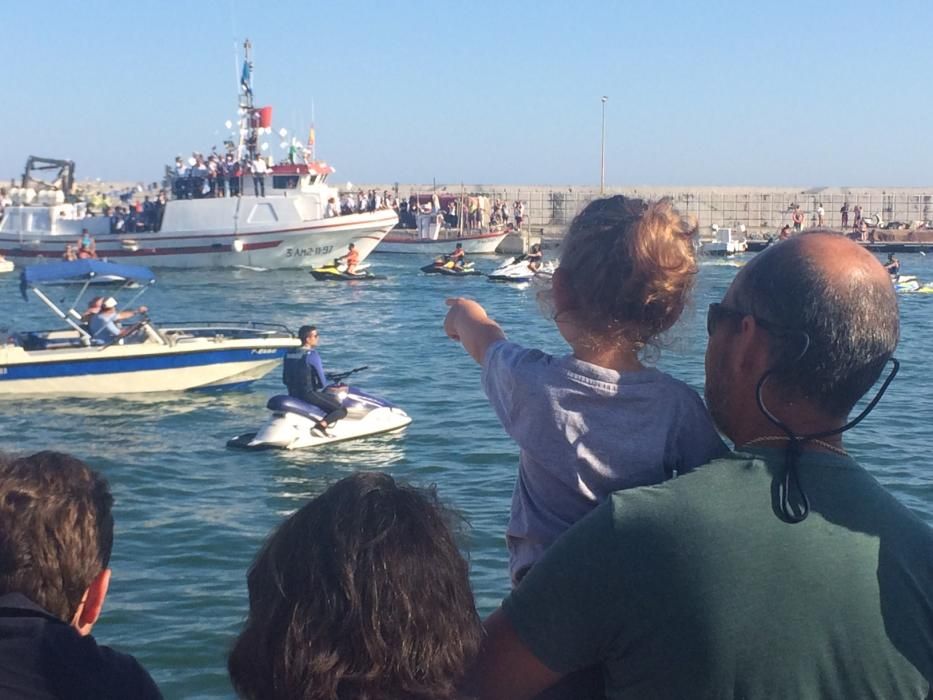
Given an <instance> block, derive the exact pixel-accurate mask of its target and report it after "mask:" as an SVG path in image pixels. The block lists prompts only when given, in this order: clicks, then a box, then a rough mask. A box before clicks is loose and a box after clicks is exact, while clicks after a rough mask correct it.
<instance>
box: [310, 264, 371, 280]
mask: <svg viewBox="0 0 933 700" xmlns="http://www.w3.org/2000/svg"><path fill="white" fill-rule="evenodd" d="M368 268H369V265H357V266H356V272H347V266H346V265H345V264H338V263H337V261H336V260H335V261H334V263H333V264H332V265H324V266H323V267H315V268H312V269H311V270H309V272H310V273H311V276H312V277H314V279H316V280H318V281H319V282H342V281H345V280H384V279H385V277H384V276H383V275H374V274H373V273H372V272H370V271H369V269H368Z"/></svg>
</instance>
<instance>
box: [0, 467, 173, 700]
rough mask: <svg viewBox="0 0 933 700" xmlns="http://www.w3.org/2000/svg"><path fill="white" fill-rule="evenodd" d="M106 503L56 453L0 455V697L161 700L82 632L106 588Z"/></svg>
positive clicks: (109, 541) (131, 665) (132, 662)
mask: <svg viewBox="0 0 933 700" xmlns="http://www.w3.org/2000/svg"><path fill="white" fill-rule="evenodd" d="M112 506H113V497H112V496H111V494H110V488H109V486H108V485H107V482H106V480H105V479H104V478H103V477H102V476H100V475H99V474H97V473H96V472H95V471H94V470H92V469H91V468H90V467H88V466H87V465H86V464H85V463H84V462H82V461H80V460H79V459H76V458H75V457H72V456H70V455H67V454H63V453H60V452H38V453H36V454H34V455H31V456H29V457H19V458H16V457H10V456H2V455H0V697H2V698H7V699H10V698H13V699H26V698H29V699H33V698H35V699H41V700H51V699H53V698H54V699H61V698H75V699H77V698H94V699H95V700H108V699H110V698H113V699H114V700H116V699H117V698H141V699H143V700H149V699H150V698H161V697H162V695H161V693H160V692H159V689H158V687H156V684H155V683H154V682H153V680H152V678H151V677H150V676H149V674H148V673H147V672H146V670H145V669H144V668H143V667H142V666H141V665H140V664H139V662H138V661H136V659H134V658H133V657H132V656H129V655H127V654H121V653H119V652H117V651H114V650H113V649H110V648H108V647H105V646H102V645H99V644H98V643H97V642H96V641H95V640H94V638H93V637H92V636H91V629H92V628H93V626H94V624H95V623H96V622H97V620H98V618H99V617H100V614H101V610H102V608H103V605H104V599H105V598H106V596H107V589H108V586H109V585H110V569H109V568H108V564H109V561H110V552H111V549H112V547H113V515H112V513H111V508H112Z"/></svg>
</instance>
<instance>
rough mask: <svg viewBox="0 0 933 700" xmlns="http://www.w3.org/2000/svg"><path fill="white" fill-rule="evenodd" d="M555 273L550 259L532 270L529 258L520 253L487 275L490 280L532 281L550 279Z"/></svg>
mask: <svg viewBox="0 0 933 700" xmlns="http://www.w3.org/2000/svg"><path fill="white" fill-rule="evenodd" d="M553 274H554V263H553V262H552V261H550V260H548V261H547V262H545V263H541V265H540V266H539V267H538V269H537V270H532V269H531V267H530V265H529V261H528V259H527V258H526V257H525V256H524V255H519V256H517V257H515V258H512V259H511V260H508V261H506V262H505V263H503V264H502V265H500V266H499V267H497V268H496V269H495V270H493V271H492V272H490V273H489V274H488V275H486V276H487V277H488V278H489V281H490V282H530V281H531V280H533V279H536V278H537V279H550V278H551V276H552V275H553Z"/></svg>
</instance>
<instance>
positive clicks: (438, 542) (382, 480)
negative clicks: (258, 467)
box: [227, 473, 481, 700]
mask: <svg viewBox="0 0 933 700" xmlns="http://www.w3.org/2000/svg"><path fill="white" fill-rule="evenodd" d="M454 524H455V516H454V515H453V514H452V513H451V512H450V511H448V510H447V509H445V508H444V507H443V506H442V505H441V504H440V503H439V502H438V500H437V496H436V495H435V493H434V491H433V490H430V491H429V490H422V489H418V488H414V487H412V486H407V485H403V484H401V483H397V482H395V481H394V480H393V479H392V477H390V476H389V475H388V474H381V473H379V474H376V473H371V474H370V473H357V474H354V475H352V476H348V477H346V478H344V479H342V480H340V481H338V482H337V483H336V484H334V485H332V486H331V487H330V488H329V489H327V490H326V491H325V492H324V493H323V494H321V495H320V496H317V497H316V498H314V499H313V500H311V501H310V502H308V503H307V504H305V505H304V506H302V507H301V508H300V509H299V510H298V511H297V512H296V513H294V514H293V515H292V516H291V517H289V518H288V519H287V520H285V521H284V522H283V523H282V524H281V525H280V526H279V527H278V528H277V529H276V530H275V531H274V532H273V533H272V535H271V536H270V537H269V539H268V540H267V541H266V543H265V544H264V545H263V547H262V549H261V550H260V552H259V554H258V556H257V557H256V560H255V561H254V562H253V565H252V566H251V567H250V570H249V574H248V576H247V584H248V587H249V601H250V606H249V617H248V618H247V620H246V624H245V626H244V629H243V631H242V632H241V633H240V636H239V637H238V638H237V640H236V643H235V644H234V645H233V649H232V651H231V652H230V657H229V660H228V663H227V666H228V669H229V671H230V677H231V679H232V680H233V685H234V687H235V688H236V690H237V692H238V693H239V694H240V696H241V697H244V698H251V699H255V700H271V699H275V698H302V700H317V699H320V700H325V699H326V700H332V699H334V698H347V699H348V700H349V699H351V698H372V699H373V700H375V699H376V698H378V699H379V700H408V699H410V698H424V699H425V700H428V699H431V700H445V699H446V698H454V697H456V693H455V690H454V687H455V684H457V683H458V682H459V681H460V680H461V678H462V676H463V673H464V671H465V669H466V667H467V665H468V664H469V663H470V661H471V660H472V659H473V657H474V656H475V654H476V650H477V649H478V648H479V642H480V634H481V627H480V621H479V618H478V616H477V614H476V610H475V608H474V604H473V594H472V592H471V590H470V582H469V578H468V566H467V563H466V561H465V560H464V559H463V556H461V554H460V552H459V551H458V549H457V543H456V541H455V539H454V536H453V534H452V531H451V527H452V526H453V525H454Z"/></svg>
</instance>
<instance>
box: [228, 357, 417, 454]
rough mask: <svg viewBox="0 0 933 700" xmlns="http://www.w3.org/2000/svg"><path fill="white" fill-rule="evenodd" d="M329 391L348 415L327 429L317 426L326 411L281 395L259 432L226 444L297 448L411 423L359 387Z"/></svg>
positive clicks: (274, 400)
mask: <svg viewBox="0 0 933 700" xmlns="http://www.w3.org/2000/svg"><path fill="white" fill-rule="evenodd" d="M361 369H365V368H364V367H360V368H357V369H355V370H351V371H350V372H346V373H344V374H341V375H334V376H332V377H331V379H332V380H335V381H340V380H342V379H344V378H346V377H347V376H349V375H350V374H353V373H354V372H358V371H360V370H361ZM328 391H329V393H331V394H332V395H333V396H334V397H336V398H338V399H339V400H340V402H341V404H343V407H344V408H346V409H347V415H346V417H345V418H341V419H340V420H338V421H337V422H336V423H334V424H333V425H330V426H328V427H327V429H326V430H321V429H320V428H318V427H316V426H317V425H318V422H319V421H320V420H321V419H322V418H323V417H324V415H325V413H326V411H323V410H321V409H320V408H318V407H317V406H314V405H312V404H309V403H306V402H304V401H301V400H300V399H296V398H294V397H292V396H288V395H286V394H281V395H278V396H273V397H272V398H271V399H269V403H267V404H266V408H268V409H269V410H270V411H272V416H271V418H269V420H268V421H266V423H265V424H264V425H263V426H262V427H261V428H260V429H259V430H258V431H257V432H255V433H244V434H242V435H237V436H236V437H235V438H232V439H230V440H228V441H227V446H228V447H238V448H242V449H249V450H263V449H280V450H298V449H304V448H308V447H320V446H322V445H327V444H330V443H333V442H342V441H344V440H355V439H357V438H362V437H367V436H370V435H378V434H381V433H394V432H397V431H400V430H402V429H404V428H405V427H406V426H407V425H408V424H409V423H411V417H410V416H409V415H408V414H407V413H405V411H403V410H402V409H401V408H399V407H398V406H396V405H394V404H392V403H390V402H388V401H386V400H385V399H380V398H379V397H376V396H373V395H372V394H367V393H366V392H364V391H361V390H360V389H358V388H356V387H352V386H345V385H341V384H335V385H332V386H331V387H329V388H328Z"/></svg>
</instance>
